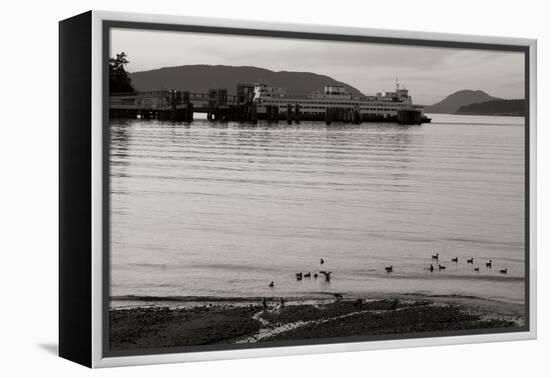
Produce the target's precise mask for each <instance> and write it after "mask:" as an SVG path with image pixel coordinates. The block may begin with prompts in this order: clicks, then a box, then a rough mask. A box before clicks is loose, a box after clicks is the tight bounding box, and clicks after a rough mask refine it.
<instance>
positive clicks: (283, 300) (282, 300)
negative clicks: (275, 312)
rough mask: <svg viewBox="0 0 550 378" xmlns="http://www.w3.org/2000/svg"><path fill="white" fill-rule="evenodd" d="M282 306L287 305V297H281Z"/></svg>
mask: <svg viewBox="0 0 550 378" xmlns="http://www.w3.org/2000/svg"><path fill="white" fill-rule="evenodd" d="M281 307H285V299H284V298H283V297H281Z"/></svg>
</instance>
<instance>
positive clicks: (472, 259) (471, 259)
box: [466, 257, 474, 264]
mask: <svg viewBox="0 0 550 378" xmlns="http://www.w3.org/2000/svg"><path fill="white" fill-rule="evenodd" d="M473 263H474V258H473V257H472V258H469V259H468V260H466V264H473Z"/></svg>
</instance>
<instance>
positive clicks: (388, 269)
mask: <svg viewBox="0 0 550 378" xmlns="http://www.w3.org/2000/svg"><path fill="white" fill-rule="evenodd" d="M432 260H436V261H437V263H436V266H437V270H445V269H447V267H446V266H445V265H441V264H440V262H439V252H437V253H436V254H435V255H432ZM451 262H454V263H456V264H458V257H453V258H452V259H451ZM324 263H325V260H324V259H323V258H321V260H320V264H321V266H322V265H323V264H324ZM466 264H472V265H474V258H473V257H470V258H469V259H466ZM485 267H486V268H488V269H492V268H493V260H489V261H487V262H485ZM384 269H385V271H386V273H392V272H393V265H390V266H387V267H385V268H384ZM435 269H436V267H435V266H434V264H433V263H432V264H430V266H429V267H428V270H429V271H430V272H433V271H434V270H435ZM474 272H479V265H477V266H475V267H474ZM499 272H500V273H501V274H508V268H505V269H500V270H499ZM320 274H322V275H323V276H324V278H325V281H326V282H330V277H331V274H332V272H328V271H326V270H321V271H319V273H313V278H314V279H317V278H318V277H319V275H320ZM304 278H311V272H307V273H304V272H298V273H296V281H302V280H303V279H304ZM269 287H271V288H273V287H275V283H274V282H273V281H271V282H270V284H269Z"/></svg>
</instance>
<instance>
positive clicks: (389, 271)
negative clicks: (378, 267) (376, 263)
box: [384, 265, 393, 273]
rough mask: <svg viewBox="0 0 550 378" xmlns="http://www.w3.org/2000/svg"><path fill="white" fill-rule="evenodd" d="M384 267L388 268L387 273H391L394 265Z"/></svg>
mask: <svg viewBox="0 0 550 378" xmlns="http://www.w3.org/2000/svg"><path fill="white" fill-rule="evenodd" d="M384 269H386V273H391V272H393V265H391V266H387V267H385V268H384Z"/></svg>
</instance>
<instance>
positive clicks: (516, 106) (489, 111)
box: [455, 99, 526, 116]
mask: <svg viewBox="0 0 550 378" xmlns="http://www.w3.org/2000/svg"><path fill="white" fill-rule="evenodd" d="M525 110H526V109H525V100H523V99H519V100H502V99H501V100H492V101H485V102H480V103H477V104H470V105H464V106H461V107H460V108H459V109H458V110H457V111H456V112H455V114H472V115H499V116H525Z"/></svg>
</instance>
